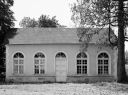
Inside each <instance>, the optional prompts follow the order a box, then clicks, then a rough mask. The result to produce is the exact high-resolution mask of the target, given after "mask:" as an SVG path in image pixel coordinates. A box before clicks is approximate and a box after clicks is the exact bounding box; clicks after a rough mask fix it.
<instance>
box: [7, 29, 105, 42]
mask: <svg viewBox="0 0 128 95" xmlns="http://www.w3.org/2000/svg"><path fill="white" fill-rule="evenodd" d="M106 31H107V29H102V30H101V31H100V33H98V34H95V35H94V36H93V37H92V39H91V41H90V43H96V41H97V39H99V37H100V36H101V35H102V34H103V33H105V32H106ZM77 33H78V29H77V28H19V29H17V31H16V34H15V36H14V37H12V38H10V39H9V44H60V43H67V44H68V43H72V44H76V43H80V42H79V37H78V35H77Z"/></svg>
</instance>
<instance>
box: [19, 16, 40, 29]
mask: <svg viewBox="0 0 128 95" xmlns="http://www.w3.org/2000/svg"><path fill="white" fill-rule="evenodd" d="M37 25H38V23H37V21H36V20H35V19H34V18H33V19H31V18H30V17H24V18H23V19H22V20H21V22H20V26H21V27H24V28H26V27H36V26H37Z"/></svg>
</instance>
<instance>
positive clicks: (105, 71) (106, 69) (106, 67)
mask: <svg viewBox="0 0 128 95" xmlns="http://www.w3.org/2000/svg"><path fill="white" fill-rule="evenodd" d="M104 74H108V66H104Z"/></svg>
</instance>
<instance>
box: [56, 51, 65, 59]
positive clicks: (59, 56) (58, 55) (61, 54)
mask: <svg viewBox="0 0 128 95" xmlns="http://www.w3.org/2000/svg"><path fill="white" fill-rule="evenodd" d="M56 58H66V55H65V54H64V53H63V52H59V53H58V54H57V55H56Z"/></svg>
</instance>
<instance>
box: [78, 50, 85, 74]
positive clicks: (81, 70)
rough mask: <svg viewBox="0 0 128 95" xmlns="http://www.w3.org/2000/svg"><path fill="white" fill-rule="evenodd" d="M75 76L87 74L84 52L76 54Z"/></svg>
mask: <svg viewBox="0 0 128 95" xmlns="http://www.w3.org/2000/svg"><path fill="white" fill-rule="evenodd" d="M77 74H87V55H86V54H85V53H84V52H81V53H79V54H77Z"/></svg>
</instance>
